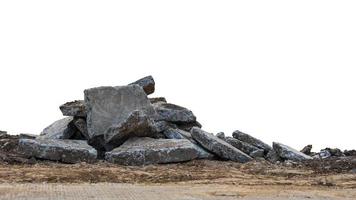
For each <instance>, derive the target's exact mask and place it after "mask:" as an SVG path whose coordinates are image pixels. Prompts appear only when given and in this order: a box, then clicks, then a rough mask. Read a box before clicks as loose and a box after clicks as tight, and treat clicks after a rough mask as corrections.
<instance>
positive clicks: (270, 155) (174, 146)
mask: <svg viewBox="0 0 356 200" xmlns="http://www.w3.org/2000/svg"><path fill="white" fill-rule="evenodd" d="M154 91H155V81H154V79H153V78H152V77H151V76H148V77H144V78H142V79H140V80H138V81H136V82H133V83H130V84H128V85H125V86H116V87H97V88H90V89H87V90H85V91H84V100H76V101H72V102H68V103H65V104H63V105H61V106H60V110H61V112H62V114H63V115H64V116H66V117H65V118H63V119H60V120H58V121H56V122H54V123H53V124H51V125H49V126H48V127H47V128H45V129H44V130H43V131H42V133H41V134H40V135H39V136H38V137H36V138H35V139H33V138H23V139H20V140H19V146H20V148H21V149H22V151H23V152H24V153H25V154H26V155H27V156H29V157H34V158H37V159H47V160H53V161H60V162H64V163H77V162H95V161H96V160H98V159H105V160H106V161H108V162H112V163H118V164H123V165H146V164H156V163H175V162H184V161H189V160H193V159H222V160H231V161H236V162H241V163H244V162H248V161H251V160H253V159H266V160H268V161H270V162H277V161H284V160H292V161H303V160H308V159H312V156H313V155H311V148H307V147H306V148H305V149H303V151H302V152H300V151H297V150H295V149H293V148H291V147H288V146H286V145H283V144H280V143H273V145H272V146H270V145H268V144H266V143H264V142H262V141H261V140H259V139H257V138H254V137H252V136H250V135H248V134H246V133H243V132H240V131H235V132H234V133H233V134H232V136H233V137H225V135H224V133H218V134H216V135H214V134H211V133H208V132H206V131H204V130H202V129H201V128H202V125H201V124H200V123H199V122H198V121H197V117H196V116H195V115H194V113H193V112H192V111H191V110H189V109H187V108H184V107H182V106H178V105H175V104H172V103H168V102H167V101H166V99H165V98H163V97H156V98H149V97H148V95H150V94H152V93H154ZM307 154H308V155H307Z"/></svg>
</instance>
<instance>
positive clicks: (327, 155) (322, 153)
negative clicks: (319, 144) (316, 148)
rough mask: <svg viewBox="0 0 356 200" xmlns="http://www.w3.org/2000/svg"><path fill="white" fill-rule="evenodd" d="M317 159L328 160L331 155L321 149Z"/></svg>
mask: <svg viewBox="0 0 356 200" xmlns="http://www.w3.org/2000/svg"><path fill="white" fill-rule="evenodd" d="M318 157H319V158H321V159H325V158H330V157H331V153H330V152H329V151H328V150H326V149H322V150H320V152H319V155H318Z"/></svg>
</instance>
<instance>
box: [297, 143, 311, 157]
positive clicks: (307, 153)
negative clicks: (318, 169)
mask: <svg viewBox="0 0 356 200" xmlns="http://www.w3.org/2000/svg"><path fill="white" fill-rule="evenodd" d="M312 148H313V145H311V144H309V145H307V146H305V147H304V148H303V149H302V150H300V152H302V153H304V154H306V155H308V156H310V155H311V150H312Z"/></svg>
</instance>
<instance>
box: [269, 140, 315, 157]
mask: <svg viewBox="0 0 356 200" xmlns="http://www.w3.org/2000/svg"><path fill="white" fill-rule="evenodd" d="M273 149H274V150H275V151H276V153H277V154H278V156H279V157H281V158H283V159H285V160H291V161H303V160H309V159H312V157H310V156H308V155H305V154H304V153H302V152H300V151H298V150H295V149H293V148H292V147H289V146H287V145H284V144H281V143H278V142H273Z"/></svg>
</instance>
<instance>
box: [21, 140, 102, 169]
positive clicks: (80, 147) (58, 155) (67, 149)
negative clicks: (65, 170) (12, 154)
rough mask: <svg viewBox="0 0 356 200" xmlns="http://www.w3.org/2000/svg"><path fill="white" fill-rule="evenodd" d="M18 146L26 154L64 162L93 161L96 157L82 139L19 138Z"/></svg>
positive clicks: (93, 150)
mask: <svg viewBox="0 0 356 200" xmlns="http://www.w3.org/2000/svg"><path fill="white" fill-rule="evenodd" d="M19 147H20V149H21V151H22V152H24V153H25V154H26V155H27V156H32V157H35V158H40V159H46V160H53V161H60V162H64V163H79V162H94V161H95V160H96V157H97V152H96V150H95V149H94V148H93V147H91V146H89V145H88V144H87V142H86V141H83V140H57V139H20V140H19Z"/></svg>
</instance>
